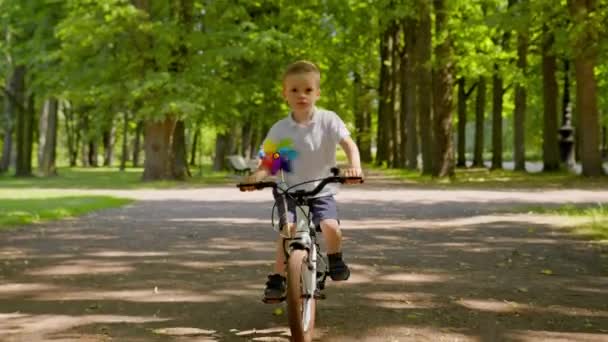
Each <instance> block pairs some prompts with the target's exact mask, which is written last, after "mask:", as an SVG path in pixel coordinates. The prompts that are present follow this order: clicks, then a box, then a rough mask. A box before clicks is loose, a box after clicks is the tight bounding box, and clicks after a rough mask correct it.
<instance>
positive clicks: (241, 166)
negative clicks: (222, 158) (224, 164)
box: [227, 155, 251, 175]
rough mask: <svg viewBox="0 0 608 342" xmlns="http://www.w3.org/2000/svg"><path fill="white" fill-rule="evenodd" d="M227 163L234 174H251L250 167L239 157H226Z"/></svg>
mask: <svg viewBox="0 0 608 342" xmlns="http://www.w3.org/2000/svg"><path fill="white" fill-rule="evenodd" d="M227 158H228V162H229V163H230V167H231V168H232V170H234V172H235V173H236V174H244V175H248V174H250V173H251V166H250V165H248V164H247V161H246V160H245V158H243V157H242V156H239V155H231V156H228V157H227Z"/></svg>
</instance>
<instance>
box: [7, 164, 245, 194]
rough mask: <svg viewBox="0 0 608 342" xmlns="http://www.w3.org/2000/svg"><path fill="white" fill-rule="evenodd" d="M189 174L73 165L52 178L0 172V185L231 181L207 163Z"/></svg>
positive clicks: (153, 185) (151, 185) (150, 185)
mask: <svg viewBox="0 0 608 342" xmlns="http://www.w3.org/2000/svg"><path fill="white" fill-rule="evenodd" d="M191 172H192V177H191V178H188V179H187V180H185V181H174V180H161V181H153V182H144V181H143V180H142V175H143V168H128V169H125V170H124V171H120V170H119V169H117V168H111V167H95V168H93V167H90V168H85V167H74V168H59V169H58V175H57V176H54V177H26V178H17V177H13V176H11V175H7V174H5V175H0V186H2V187H4V188H19V189H24V188H43V189H50V188H63V189H167V188H176V187H195V186H199V185H208V184H225V183H230V182H233V183H234V180H233V179H231V173H230V172H224V171H222V172H216V171H212V170H211V166H205V167H203V168H202V169H198V168H197V169H192V170H191Z"/></svg>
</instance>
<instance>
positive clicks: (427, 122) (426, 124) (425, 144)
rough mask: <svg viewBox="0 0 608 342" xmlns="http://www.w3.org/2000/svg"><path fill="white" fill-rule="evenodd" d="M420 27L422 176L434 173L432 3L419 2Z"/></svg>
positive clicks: (424, 0)
mask: <svg viewBox="0 0 608 342" xmlns="http://www.w3.org/2000/svg"><path fill="white" fill-rule="evenodd" d="M418 5H419V12H418V14H419V16H420V25H419V27H418V33H417V37H418V41H419V42H420V44H416V47H417V48H418V56H419V57H418V68H417V69H418V71H417V74H418V114H419V119H420V147H421V152H422V174H426V175H430V174H432V173H433V134H432V131H433V125H432V119H433V117H432V108H431V106H432V95H431V94H432V92H433V88H432V81H431V80H432V73H431V48H432V47H431V9H430V2H428V1H426V0H419V3H418Z"/></svg>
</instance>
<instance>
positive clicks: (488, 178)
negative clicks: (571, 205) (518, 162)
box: [364, 164, 608, 189]
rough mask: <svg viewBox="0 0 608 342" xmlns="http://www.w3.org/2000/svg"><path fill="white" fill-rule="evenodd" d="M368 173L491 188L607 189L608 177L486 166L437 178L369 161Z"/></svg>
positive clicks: (426, 182) (415, 181) (422, 182)
mask: <svg viewBox="0 0 608 342" xmlns="http://www.w3.org/2000/svg"><path fill="white" fill-rule="evenodd" d="M364 168H365V169H366V170H368V171H367V172H368V173H370V172H371V173H376V174H378V173H379V174H382V175H384V176H385V177H389V178H394V179H398V180H401V181H403V182H404V183H409V184H412V183H413V184H418V185H425V186H427V185H428V186H432V185H435V186H441V187H463V186H464V187H484V188H487V187H492V188H512V187H519V188H543V189H546V188H557V189H562V188H568V187H569V188H594V189H595V188H598V187H600V188H607V186H606V185H607V184H608V183H607V182H606V180H607V179H606V177H605V176H604V177H595V178H587V177H582V176H579V175H575V174H572V173H569V172H566V171H559V172H547V173H543V172H537V173H528V172H519V171H511V170H490V169H487V168H466V169H465V168H457V169H456V170H455V174H454V176H453V177H451V178H450V177H445V178H435V177H432V176H430V175H423V174H422V173H421V172H420V171H418V170H405V169H390V168H386V167H384V166H382V167H380V166H376V165H373V164H366V165H365V166H364Z"/></svg>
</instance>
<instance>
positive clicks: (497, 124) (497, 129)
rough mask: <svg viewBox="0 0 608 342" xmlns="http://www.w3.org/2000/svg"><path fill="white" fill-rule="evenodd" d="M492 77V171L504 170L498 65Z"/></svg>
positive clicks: (500, 88)
mask: <svg viewBox="0 0 608 342" xmlns="http://www.w3.org/2000/svg"><path fill="white" fill-rule="evenodd" d="M494 70H495V71H494V75H493V76H492V167H491V169H492V170H500V169H502V104H503V103H502V101H503V95H504V90H503V81H502V77H500V75H499V70H498V64H495V65H494Z"/></svg>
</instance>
